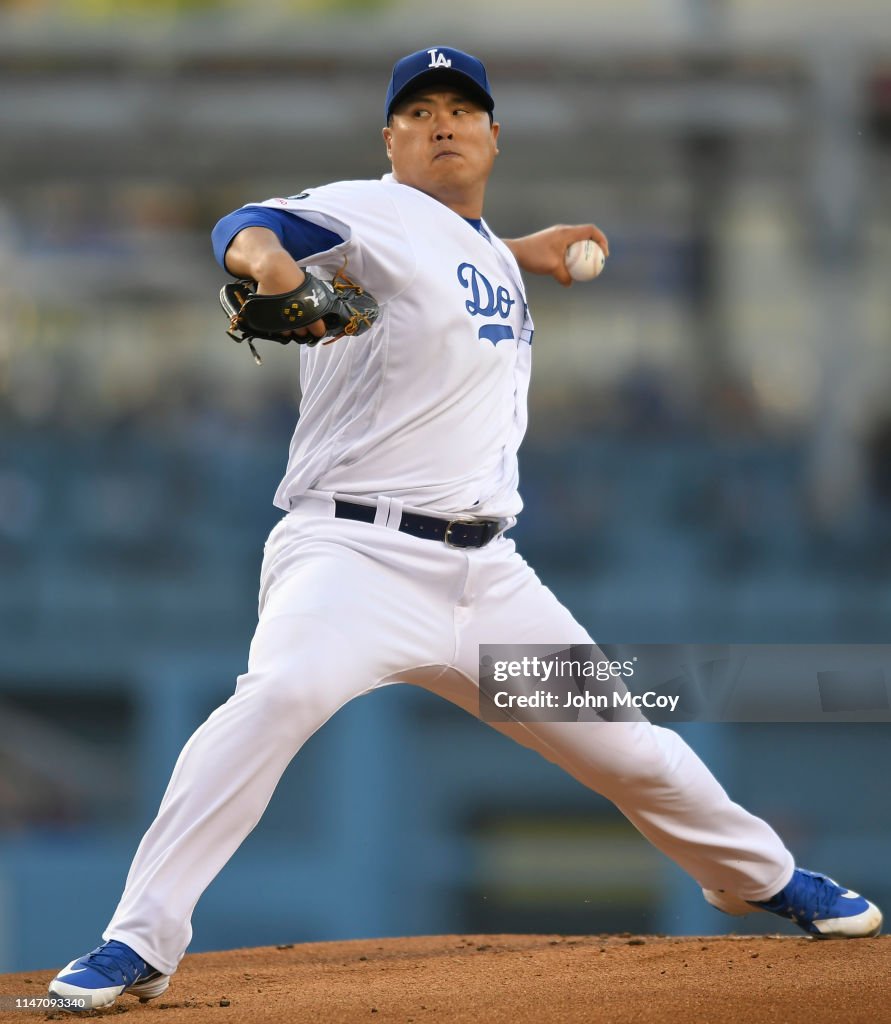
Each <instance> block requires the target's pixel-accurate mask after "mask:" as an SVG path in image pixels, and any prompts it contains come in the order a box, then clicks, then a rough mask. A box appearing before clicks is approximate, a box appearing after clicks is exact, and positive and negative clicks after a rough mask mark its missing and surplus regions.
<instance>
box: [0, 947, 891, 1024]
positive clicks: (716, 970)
mask: <svg viewBox="0 0 891 1024" xmlns="http://www.w3.org/2000/svg"><path fill="white" fill-rule="evenodd" d="M889 964H891V936H889V937H880V938H876V939H859V940H857V941H853V942H843V941H833V942H821V941H815V940H811V939H809V938H807V937H806V936H803V937H801V938H797V937H786V936H782V937H781V936H758V937H743V936H723V937H720V938H715V937H709V938H689V937H687V938H666V937H662V936H652V935H629V934H623V935H595V936H561V935H439V936H431V937H423V938H408V939H372V940H359V941H354V942H323V943H311V944H305V945H293V946H291V945H287V946H277V947H276V946H273V947H269V948H260V949H242V950H232V951H230V952H225V953H198V954H194V955H191V956H187V957H186V958H185V960H184V961H183V963H182V966H181V967H180V970H179V971H178V972H177V974H176V976H175V977H174V979H173V980H172V982H171V984H170V988H169V990H168V991H167V992H166V993H165V994H164V995H163V996H160V997H159V998H158V999H154V1000H152V1001H151V1002H148V1003H140V1002H139V1001H138V1000H136V999H134V998H133V997H132V996H126V995H125V996H122V997H121V998H120V999H118V1001H117V1003H116V1004H115V1005H114V1006H113V1007H111V1008H110V1009H109V1010H104V1011H94V1012H93V1013H91V1014H79V1015H78V1016H79V1017H84V1016H92V1017H106V1016H116V1017H117V1016H120V1015H121V1014H127V1018H128V1021H132V1022H133V1024H136V1022H140V1021H141V1022H143V1024H226V1022H227V1021H231V1022H235V1021H238V1022H244V1021H247V1022H250V1024H261V1022H264V1021H269V1022H275V1024H292V1022H300V1024H302V1022H322V1024H328V1022H330V1024H355V1022H356V1021H368V1022H370V1024H384V1022H385V1021H386V1022H391V1021H398V1022H400V1024H447V1022H448V1024H452V1022H467V1024H525V1022H527V1021H528V1022H530V1024H531V1022H536V1024H543V1022H544V1024H550V1022H553V1024H558V1022H559V1024H570V1022H576V1021H577V1022H579V1024H581V1022H585V1024H599V1022H603V1024H626V1022H627V1024H631V1022H634V1024H643V1022H653V1024H698V1022H702V1024H717V1022H728V1024H730V1022H733V1024H735V1022H737V1021H738V1022H743V1021H745V1022H746V1024H752V1022H759V1024H760V1022H771V1021H776V1022H777V1024H788V1022H795V1021H801V1022H807V1024H821V1022H826V1024H829V1022H832V1024H837V1022H838V1021H845V1022H846V1024H856V1022H858V1021H869V1022H870V1024H879V1022H883V1021H891V970H889ZM53 973H54V972H53V971H31V972H28V973H25V974H7V975H3V976H0V995H2V996H3V997H5V998H3V1000H2V1003H0V1005H2V1006H3V1010H2V1011H0V1024H13V1022H16V1024H22V1022H23V1021H25V1020H29V1019H30V1020H45V1019H64V1020H68V1021H70V1020H72V1019H73V1018H72V1017H71V1015H69V1014H63V1013H59V1012H58V1011H55V1012H54V1011H48V1010H47V1009H45V1008H44V1009H39V1008H38V1009H35V1010H32V1011H31V1012H29V1013H25V1012H23V1011H21V1010H15V1009H9V1008H8V1007H9V998H8V997H10V996H14V997H22V998H25V997H30V998H34V999H39V998H40V997H41V996H43V995H45V993H46V985H47V983H48V982H49V980H50V978H51V977H52V975H53Z"/></svg>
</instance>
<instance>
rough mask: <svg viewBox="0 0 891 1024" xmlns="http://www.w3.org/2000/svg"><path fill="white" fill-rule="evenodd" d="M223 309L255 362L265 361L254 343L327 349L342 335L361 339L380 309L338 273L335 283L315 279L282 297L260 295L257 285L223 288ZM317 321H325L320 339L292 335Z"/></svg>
mask: <svg viewBox="0 0 891 1024" xmlns="http://www.w3.org/2000/svg"><path fill="white" fill-rule="evenodd" d="M220 305H221V306H222V307H223V311H224V312H225V314H226V316H227V317H228V318H229V327H228V329H227V331H226V333H227V334H228V335H229V337H230V338H234V339H235V340H236V341H237V342H242V341H246V342H247V343H248V346H249V347H250V350H251V352H252V353H253V355H254V359H255V360H256V361H257V363H261V362H262V360H261V359H260V356H259V355H258V353H257V350H256V349H255V348H254V338H263V339H265V340H267V341H277V342H278V343H279V344H280V345H287V344H288V342H291V341H296V342H297V344H298V345H309V346H310V347H312V346H313V345H317V344H318V343H319V342H320V341H324V342H325V344H326V345H330V344H331V342H333V341H337V339H338V338H342V337H343V336H344V335H353V334H363V333H364V332H365V331H367V330H369V328H370V327H371V326H372V325H373V324H374V322H375V320H376V319H377V317H378V314H379V313H380V307H379V306H378V304H377V302H376V301H375V300H374V298H373V297H372V296H371V295H369V294H368V293H367V292H366V291H364V290H363V289H362V288H360V287H359V285H357V284H355V283H354V282H353V281H351V280H350V279H349V278H348V277H347V276H346V275H345V274H344V273H343V270H340V271H338V272H337V274H335V276H334V278H333V280H331V281H322V280H321V279H320V278H317V277H314V276H313V275H312V274H307V275H306V280H305V281H304V282H303V284H301V285H300V287H299V288H295V289H294V290H293V291H290V292H284V293H283V294H281V295H258V294H257V284H256V282H255V281H248V280H242V281H230V282H229V283H228V284H224V285H223V287H222V288H221V289H220ZM316 320H322V321H324V324H325V327H326V332H325V334H324V335H323V336H322V337H321V338H316V337H314V336H313V335H311V334H307V335H297V334H294V333H293V332H294V331H296V330H297V329H298V328H300V327H306V326H307V325H308V324H311V323H314V322H315V321H316Z"/></svg>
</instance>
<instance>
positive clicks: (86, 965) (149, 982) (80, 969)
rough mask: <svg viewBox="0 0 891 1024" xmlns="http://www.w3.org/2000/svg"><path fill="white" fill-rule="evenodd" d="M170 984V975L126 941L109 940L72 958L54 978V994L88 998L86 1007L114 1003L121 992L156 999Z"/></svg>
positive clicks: (52, 994) (65, 997) (97, 1007)
mask: <svg viewBox="0 0 891 1024" xmlns="http://www.w3.org/2000/svg"><path fill="white" fill-rule="evenodd" d="M169 984H170V976H169V975H167V974H161V972H160V971H156V970H155V968H154V967H152V966H151V964H147V963H146V962H145V960H143V959H142V957H141V956H139V954H138V953H134V951H133V950H132V949H130V947H129V946H125V945H124V943H123V942H116V941H115V940H112V941H111V942H106V943H104V944H103V945H101V946H99V948H98V949H94V950H93V952H92V953H87V954H86V956H82V957H81V958H80V959H79V960H72V961H71V963H70V964H69V965H68V966H67V967H63V968H62V970H61V971H59V973H58V974H57V975H56V976H55V978H53V980H52V981H51V982H50V985H49V993H50V995H51V996H57V997H59V998H60V999H71V998H74V997H76V998H78V999H85V1000H87V1004H86V1006H85V1007H84V1009H91V1010H96V1009H99V1007H102V1006H111V1004H112V1003H113V1002H114V1001H115V999H117V997H118V996H119V995H120V994H121V993H122V992H129V993H130V994H131V995H134V996H138V997H139V998H140V999H141V1000H143V1001H145V1000H146V999H154V998H155V996H159V995H161V993H162V992H163V991H165V989H166V988H167V986H168V985H169Z"/></svg>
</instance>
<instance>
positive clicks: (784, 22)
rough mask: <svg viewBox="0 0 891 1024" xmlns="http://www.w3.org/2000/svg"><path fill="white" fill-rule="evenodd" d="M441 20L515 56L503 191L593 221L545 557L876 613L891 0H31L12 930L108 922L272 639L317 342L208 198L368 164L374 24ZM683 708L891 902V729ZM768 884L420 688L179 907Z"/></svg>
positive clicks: (2, 546) (711, 745)
mask: <svg viewBox="0 0 891 1024" xmlns="http://www.w3.org/2000/svg"><path fill="white" fill-rule="evenodd" d="M441 43H449V44H451V45H456V46H459V47H463V48H465V49H469V50H471V51H472V52H475V53H477V54H479V55H480V56H481V57H483V58H484V59H485V60H486V62H487V64H488V67H489V71H490V75H491V78H492V82H493V88H494V90H495V94H496V100H497V106H496V114H497V116H498V118H499V120H501V121H502V123H503V134H502V155H501V157H500V160H499V164H498V167H497V170H496V175H495V179H494V181H493V183H492V186H491V188H490V195H489V203H488V208H487V218H488V220H489V222H490V223H491V224H492V225H493V227H494V228H495V229H496V230H497V231H499V232H500V233H501V234H503V235H505V236H511V235H516V234H520V233H523V232H525V231H529V230H534V229H537V228H539V227H541V226H544V225H546V224H548V223H551V222H554V221H584V220H588V219H593V220H594V221H596V222H597V223H598V224H599V225H600V226H601V227H602V228H603V229H604V230H605V231H606V232H607V233H608V235H609V237H610V243H611V249H612V258H611V260H610V262H609V266H608V269H607V272H606V273H605V274H604V276H603V278H602V279H601V280H600V281H599V282H596V283H595V284H592V285H590V286H577V287H575V288H573V289H572V290H571V291H569V292H564V291H563V290H562V289H559V288H558V287H557V286H556V285H554V284H553V282H542V281H530V293H531V300H530V301H531V304H532V309H533V313H534V315H535V318H536V323H537V328H538V330H537V333H536V341H535V373H534V376H533V388H532V394H531V405H532V416H531V428H530V434H529V437H528V441H527V443H526V445H525V449H524V452H523V457H522V464H521V465H522V484H523V487H522V490H523V494H524V497H525V499H526V503H527V508H526V512H525V514H524V516H523V519H522V522H521V524H520V525H519V526H518V527H517V529H516V537H517V539H518V541H519V542H520V543H521V546H522V549H523V550H524V552H525V554H526V556H527V558H528V560H529V561H530V562H531V563H532V564H533V565H534V566H535V567H536V568H537V569H538V571H539V573H540V574H541V576H542V577H543V578H544V580H545V581H546V582H547V583H548V584H549V585H550V586H551V587H552V588H553V589H554V590H555V591H556V592H557V593H558V594H559V595H560V596H561V597H562V598H563V599H564V600H565V601H566V602H567V603H568V604H569V606H570V607H571V608H572V609H573V610H574V612H575V614H576V616H577V617H578V618H579V619H580V620H581V621H582V622H584V623H585V624H586V625H587V626H588V627H589V628H590V630H591V631H592V633H593V634H594V636H595V637H598V638H600V639H602V640H616V641H636V642H679V641H709V642H747V641H748V642H777V643H781V642H799V643H805V642H821V643H826V642H848V643H853V642H859V641H870V642H888V641H891V629H889V614H891V587H889V569H891V529H889V512H891V469H889V459H891V409H889V405H888V400H887V395H888V392H889V390H891V287H889V284H891V8H889V6H888V3H887V0H852V2H849V3H846V4H844V5H840V4H837V3H832V2H829V0H783V2H782V3H779V4H777V3H769V2H767V0H723V2H722V0H675V2H668V0H665V2H660V0H624V2H622V3H621V4H620V3H605V2H601V0H588V2H586V3H581V2H579V0H551V2H550V3H549V4H548V5H547V10H546V11H545V10H543V9H542V8H541V6H540V5H533V4H517V3H509V2H507V0H489V2H488V3H487V4H485V5H481V4H478V3H471V2H468V0H451V2H450V3H449V4H448V10H447V12H437V10H436V9H435V8H433V7H432V6H430V5H421V4H418V3H409V2H399V0H376V2H371V0H366V2H363V0H351V2H350V0H328V2H325V3H323V2H321V0H304V2H301V0H275V2H272V0H263V2H258V3H257V4H254V5H245V4H236V3H232V2H219V0H191V2H187V0H179V2H175V0H143V2H136V0H122V2H114V0H55V2H52V0H19V2H9V0H6V2H4V3H0V308H2V309H3V311H4V312H3V316H2V322H0V726H2V728H0V970H15V969H25V968H35V967H49V966H53V965H56V964H60V963H63V962H65V961H67V960H68V959H70V958H71V957H72V956H74V955H76V954H79V953H81V952H83V951H84V950H85V949H88V948H90V947H91V946H92V945H94V944H95V942H96V941H98V936H99V932H100V930H101V928H102V927H103V926H104V924H105V922H106V920H107V919H108V917H109V915H110V913H111V911H112V909H113V906H114V904H115V902H116V898H117V896H118V894H119V891H120V889H121V886H122V884H123V881H124V877H125V874H126V870H127V866H128V863H129V858H130V856H131V854H132V851H133V849H134V847H135V844H136V842H137V840H138V838H139V836H140V835H141V834H142V831H143V830H144V828H145V826H146V825H147V823H148V822H149V820H150V819H151V817H152V814H153V811H154V808H155V807H156V805H157V802H158V800H159V798H160V795H161V792H162V790H163V786H164V785H165V783H166V780H167V777H168V775H169V771H170V768H171V766H172V764H173V760H174V758H175V756H176V754H177V752H178V750H179V748H180V746H181V744H182V743H183V741H184V740H185V739H186V737H187V736H188V735H189V733H190V732H191V731H192V730H193V729H194V728H195V727H196V726H197V725H198V724H199V722H200V721H201V720H203V718H204V717H205V715H206V714H207V713H208V712H209V711H210V710H211V709H212V708H213V707H214V706H216V704H217V703H219V702H220V701H222V700H223V699H225V697H226V696H227V695H228V693H229V692H230V690H231V688H232V686H233V683H234V678H235V676H236V674H237V673H238V672H239V671H241V670H242V668H243V666H244V663H245V659H246V653H247V645H248V642H249V639H250V635H251V632H252V628H253V624H254V621H255V607H256V606H255V600H256V584H257V575H258V572H259V563H260V555H261V550H262V545H263V541H264V539H265V535H266V532H267V530H268V529H269V527H270V526H271V525H272V523H273V522H274V521H275V518H276V512H275V510H274V509H273V508H272V506H271V496H272V492H273V490H274V487H275V484H276V482H277V479H278V475H279V474H280V472H281V471H282V469H283V466H284V459H285V455H286V451H287V442H288V438H289V436H290V431H291V429H292V426H293V421H294V413H295V402H296V355H297V354H296V352H295V351H293V350H290V349H282V350H281V351H276V352H270V353H269V354H268V356H267V358H266V360H265V365H264V366H263V368H262V369H258V368H256V367H255V366H254V365H253V363H252V361H251V359H250V356H249V354H248V352H247V351H245V350H243V349H242V348H240V347H238V346H236V345H234V344H233V343H232V342H230V341H229V340H228V339H227V338H226V337H225V336H224V335H223V330H222V329H223V324H222V317H221V314H220V312H219V310H218V308H217V302H216V291H217V289H218V287H219V283H220V280H221V273H220V271H219V269H218V268H217V267H216V266H215V264H214V263H213V261H212V258H211V255H210V247H209V239H208V235H209V232H210V229H211V227H212V226H213V224H214V223H215V221H216V220H217V219H218V218H219V217H220V216H222V215H223V214H224V213H227V212H228V211H229V210H231V209H233V208H235V207H237V206H240V205H241V204H242V203H244V202H248V201H251V200H255V199H263V198H266V197H268V196H274V195H287V194H292V193H294V192H296V191H299V190H300V189H301V188H303V187H305V186H307V185H312V184H318V183H322V182H325V181H329V180H335V179H339V178H344V177H366V176H377V175H379V174H381V173H383V172H384V171H385V170H386V166H385V161H384V155H383V149H382V145H381V142H380V137H379V133H380V123H381V107H382V103H383V93H384V88H385V84H386V79H387V74H388V71H389V67H390V65H391V64H392V62H393V61H394V60H395V59H396V58H398V57H399V56H401V55H402V54H404V53H406V52H409V51H411V50H414V49H417V48H419V47H421V46H427V45H434V44H441ZM555 513H559V523H560V528H559V529H554V527H553V522H554V515H555ZM330 612H331V614H333V615H336V614H337V609H336V608H332V609H330ZM781 697H782V695H781V694H778V700H781ZM827 717H831V716H827ZM683 728H685V729H686V730H687V732H688V735H689V736H690V738H691V741H692V742H693V743H694V745H695V746H696V748H697V749H698V750H699V751H700V752H701V753H702V754H703V756H704V757H705V759H706V760H707V761H708V762H709V763H710V764H711V765H712V766H713V768H714V769H715V771H716V773H717V774H718V776H719V777H720V778H721V779H722V781H724V783H725V784H726V785H727V786H728V787H729V789H730V790H731V792H732V793H733V794H734V795H735V796H736V797H737V798H738V799H740V800H741V801H742V802H745V803H746V804H748V805H749V806H750V807H751V808H752V809H753V810H755V811H756V812H758V813H761V814H763V815H764V816H766V817H768V818H769V819H770V820H771V821H772V822H773V823H774V824H775V825H776V826H777V827H778V828H779V829H780V830H781V831H782V833H783V834H784V836H785V837H786V838H787V840H788V842H789V844H790V845H791V846H792V848H793V849H794V850H795V851H796V853H797V854H798V857H799V859H800V861H801V862H802V863H803V864H805V865H809V866H811V867H815V868H818V869H820V870H825V871H829V872H830V873H837V874H838V875H839V876H842V877H843V880H844V881H845V882H846V883H847V884H850V885H855V886H857V887H862V888H864V889H868V891H869V893H870V895H871V896H873V898H876V899H878V900H879V902H881V901H883V900H884V903H885V905H886V910H887V909H889V908H891V881H889V877H888V872H887V851H888V841H889V834H891V806H889V801H888V800H887V799H886V798H885V790H884V782H885V780H886V779H887V777H888V774H889V772H891V748H889V743H888V735H889V734H888V730H887V727H884V726H877V725H851V724H818V725H789V724H784V725H777V724H774V725H724V726H718V725H709V726H706V725H700V726H692V725H691V726H686V727H683ZM765 927H766V928H769V929H770V930H774V929H775V928H776V927H777V926H776V923H775V922H773V921H771V922H769V923H765V922H764V921H763V920H762V921H759V920H757V919H756V920H754V921H752V920H749V921H747V922H736V921H730V920H729V919H726V918H724V917H722V916H721V915H719V914H718V913H717V912H715V911H712V910H711V909H710V908H708V907H706V906H705V905H704V904H703V903H702V902H701V901H700V900H699V899H698V896H697V890H696V887H695V885H693V883H692V882H691V881H690V880H688V879H686V878H685V877H684V876H682V875H681V874H680V873H679V872H678V871H676V870H675V869H674V868H673V866H672V865H670V864H668V863H667V862H666V861H665V860H664V859H663V858H662V857H661V856H660V855H658V854H656V853H655V852H654V851H653V850H651V848H650V847H649V846H648V845H647V844H646V843H645V842H644V841H643V840H641V839H639V838H638V837H637V836H636V834H634V833H633V832H632V830H631V829H630V828H629V827H628V826H627V825H626V824H625V823H624V820H623V819H622V818H621V817H620V816H618V815H617V813H616V812H615V811H614V810H613V809H612V808H611V807H610V806H609V805H608V804H607V803H606V802H605V801H603V800H600V799H599V798H596V797H593V796H592V795H591V794H588V793H587V792H585V791H583V790H582V789H581V788H580V787H579V786H578V785H577V784H575V783H573V782H571V781H570V780H568V779H565V778H564V777H563V776H562V775H560V773H559V772H558V771H557V770H556V769H553V768H551V767H550V766H547V765H545V764H543V763H539V762H538V761H537V760H536V759H535V758H534V757H533V756H531V755H528V754H527V753H526V752H525V751H521V750H519V749H514V748H513V747H512V746H511V745H510V744H509V743H508V742H507V741H505V740H502V739H501V738H500V737H497V736H496V735H494V734H491V735H490V730H487V729H486V727H485V726H483V725H480V724H478V723H476V722H475V721H473V720H471V719H470V718H467V717H466V716H462V714H461V713H460V712H458V711H457V710H455V709H452V708H451V707H449V706H447V705H445V704H444V703H442V702H437V701H436V700H435V699H434V698H432V697H429V696H427V695H425V694H421V693H415V692H413V691H410V690H409V689H408V688H404V687H397V688H393V689H392V690H391V691H389V692H385V693H382V694H379V695H376V696H374V697H372V698H369V699H366V700H362V701H357V702H355V703H354V704H353V705H351V706H349V707H348V708H347V709H345V710H344V711H343V712H341V713H340V714H339V715H338V716H337V717H336V718H335V719H334V721H332V722H331V723H329V725H328V726H326V727H325V729H324V730H323V731H322V732H321V733H320V734H319V735H318V736H316V737H314V738H313V740H312V741H311V742H310V743H309V745H308V747H307V748H306V749H305V751H304V752H303V753H302V754H301V755H300V756H299V757H298V758H297V760H296V761H295V763H294V764H293V765H292V767H291V768H290V769H289V771H288V773H287V774H286V776H285V780H284V781H283V783H282V786H281V788H280V790H279V791H278V793H277V794H276V796H275V798H274V800H273V803H272V805H271V807H270V809H269V811H268V813H267V815H266V817H265V818H264V820H263V821H262V823H261V825H260V826H259V828H258V829H257V830H256V832H255V833H254V834H253V835H252V836H251V837H250V839H249V840H248V841H247V843H246V844H245V846H244V847H243V848H242V850H241V851H240V852H239V854H238V855H237V856H236V858H235V859H234V861H233V862H232V863H231V864H230V865H229V867H227V869H226V870H225V871H224V873H223V875H222V876H221V877H220V878H219V879H218V881H217V882H216V883H215V884H214V886H213V887H212V888H211V889H210V891H209V892H208V894H207V895H206V897H205V898H204V900H203V901H202V902H201V904H200V905H199V909H198V912H197V914H196V918H195V942H194V946H193V949H195V950H200V949H213V948H225V947H228V946H237V945H250V944H254V943H275V942H293V941H300V940H309V939H326V938H338V937H359V936H373V935H399V934H410V933H424V932H431V933H433V932H468V931H498V930H538V931H558V932H573V931H575V932H597V931H603V930H607V929H610V930H614V929H618V930H623V929H624V930H639V929H640V930H651V931H657V932H665V933H671V932H676V933H702V934H704V933H709V932H722V931H727V930H728V928H730V929H732V928H736V929H737V930H742V929H755V930H757V929H763V928H765Z"/></svg>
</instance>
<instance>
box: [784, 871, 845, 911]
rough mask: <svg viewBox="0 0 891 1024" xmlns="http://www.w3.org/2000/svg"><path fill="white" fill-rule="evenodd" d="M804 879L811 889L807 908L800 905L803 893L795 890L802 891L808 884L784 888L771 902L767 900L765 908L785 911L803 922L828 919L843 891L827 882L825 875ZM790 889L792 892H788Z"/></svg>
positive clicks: (807, 876)
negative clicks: (807, 880) (807, 881)
mask: <svg viewBox="0 0 891 1024" xmlns="http://www.w3.org/2000/svg"><path fill="white" fill-rule="evenodd" d="M805 878H807V879H809V882H810V885H811V886H812V887H813V888H812V891H811V893H809V896H810V898H809V899H808V900H807V903H808V906H802V905H801V904H802V902H803V901H802V900H801V896H802V895H803V893H801V892H800V891H799V892H796V890H799V889H803V888H804V887H805V885H807V884H808V883H802V884H801V885H800V886H793V885H788V886H786V888H785V889H783V890H782V892H780V893H778V895H776V896H774V898H773V899H772V900H768V901H767V902H766V903H765V906H767V907H769V908H770V909H771V910H785V911H787V912H789V913H791V914H794V915H795V917H796V918H798V919H803V920H805V921H819V920H822V919H824V918H826V917H829V915H830V914H831V913H832V907H833V905H834V903H835V901H836V899H837V898H838V895H839V893H841V892H842V891H843V890H842V889H841V888H840V887H839V886H837V885H835V883H833V882H831V881H829V879H828V878H826V876H825V875H816V874H815V875H806V876H805ZM790 889H791V890H792V892H789V890H790Z"/></svg>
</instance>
